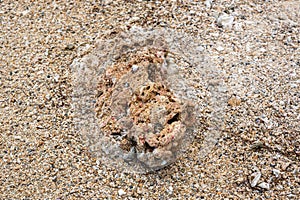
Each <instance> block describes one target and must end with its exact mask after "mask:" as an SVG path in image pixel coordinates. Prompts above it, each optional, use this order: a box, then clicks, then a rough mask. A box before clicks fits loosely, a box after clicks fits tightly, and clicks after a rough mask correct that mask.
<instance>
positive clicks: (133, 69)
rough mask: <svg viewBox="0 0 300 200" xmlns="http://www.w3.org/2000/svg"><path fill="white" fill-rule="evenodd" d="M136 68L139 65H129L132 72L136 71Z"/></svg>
mask: <svg viewBox="0 0 300 200" xmlns="http://www.w3.org/2000/svg"><path fill="white" fill-rule="evenodd" d="M138 69H139V66H137V65H132V67H131V70H132V72H133V73H134V72H136V71H137V70H138Z"/></svg>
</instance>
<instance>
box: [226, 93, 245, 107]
mask: <svg viewBox="0 0 300 200" xmlns="http://www.w3.org/2000/svg"><path fill="white" fill-rule="evenodd" d="M241 102H242V101H241V99H240V98H238V97H236V96H233V97H231V98H230V99H229V100H228V105H230V106H232V107H235V106H239V105H240V104H241Z"/></svg>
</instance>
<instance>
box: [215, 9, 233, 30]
mask: <svg viewBox="0 0 300 200" xmlns="http://www.w3.org/2000/svg"><path fill="white" fill-rule="evenodd" d="M233 21H234V17H233V16H230V15H228V14H226V13H223V14H221V15H220V16H219V17H218V19H217V25H218V26H220V27H223V28H228V29H230V28H231V27H232V25H233Z"/></svg>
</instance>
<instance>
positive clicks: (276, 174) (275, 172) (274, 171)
mask: <svg viewBox="0 0 300 200" xmlns="http://www.w3.org/2000/svg"><path fill="white" fill-rule="evenodd" d="M273 174H274V175H275V177H276V178H278V177H279V175H280V171H279V170H278V169H273Z"/></svg>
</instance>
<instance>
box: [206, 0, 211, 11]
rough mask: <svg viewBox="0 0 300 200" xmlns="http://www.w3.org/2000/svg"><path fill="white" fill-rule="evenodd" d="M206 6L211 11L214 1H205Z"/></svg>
mask: <svg viewBox="0 0 300 200" xmlns="http://www.w3.org/2000/svg"><path fill="white" fill-rule="evenodd" d="M205 6H206V8H208V9H210V8H211V6H212V0H205Z"/></svg>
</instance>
